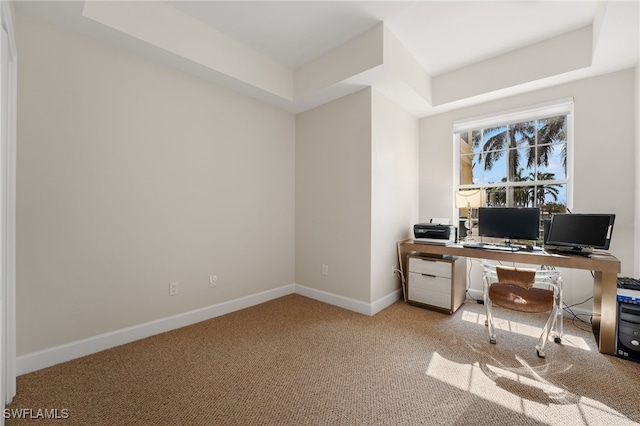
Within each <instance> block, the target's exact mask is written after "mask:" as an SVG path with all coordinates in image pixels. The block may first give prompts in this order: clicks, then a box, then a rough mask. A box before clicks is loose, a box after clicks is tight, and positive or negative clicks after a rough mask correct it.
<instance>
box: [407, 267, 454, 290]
mask: <svg viewBox="0 0 640 426" xmlns="http://www.w3.org/2000/svg"><path fill="white" fill-rule="evenodd" d="M411 289H420V290H426V291H433V292H437V293H444V294H447V295H451V279H450V278H442V277H434V276H432V275H423V274H417V273H415V272H411V273H409V290H411Z"/></svg>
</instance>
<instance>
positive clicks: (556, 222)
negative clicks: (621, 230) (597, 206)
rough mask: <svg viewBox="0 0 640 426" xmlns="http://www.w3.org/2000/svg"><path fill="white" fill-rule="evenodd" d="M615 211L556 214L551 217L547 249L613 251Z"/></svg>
mask: <svg viewBox="0 0 640 426" xmlns="http://www.w3.org/2000/svg"><path fill="white" fill-rule="evenodd" d="M615 218H616V215H615V214H594V213H589V214H578V213H556V214H554V215H553V216H552V217H551V224H550V225H549V233H548V235H545V238H544V241H545V248H546V249H547V250H548V251H555V252H557V253H565V254H578V255H582V256H590V255H591V253H593V251H594V250H609V245H610V243H611V236H612V234H613V224H614V222H615Z"/></svg>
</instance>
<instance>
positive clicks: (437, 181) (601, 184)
mask: <svg viewBox="0 0 640 426" xmlns="http://www.w3.org/2000/svg"><path fill="white" fill-rule="evenodd" d="M635 83H636V77H635V71H634V70H633V69H629V70H625V71H621V72H616V73H612V74H607V75H604V76H600V77H595V78H591V79H586V80H582V81H578V82H574V83H568V84H564V85H560V86H556V87H553V88H549V89H544V90H539V91H535V92H532V93H528V94H523V95H518V96H513V97H510V98H506V99H503V100H499V101H494V102H489V103H485V104H482V105H477V106H474V107H469V108H463V109H459V110H455V111H452V112H447V113H443V114H440V115H437V116H433V117H427V118H424V119H422V120H421V123H420V220H421V221H423V220H428V218H430V217H434V216H438V217H439V216H444V217H450V216H451V212H452V208H453V198H452V197H453V188H454V187H453V184H454V179H455V177H454V176H453V161H454V156H455V153H454V151H453V140H452V128H453V122H454V121H456V120H461V119H465V118H471V117H476V116H482V115H484V114H490V113H498V112H502V111H507V110H510V109H516V108H522V107H526V106H528V105H535V104H541V103H544V102H549V101H553V100H556V99H563V98H568V97H573V98H574V112H575V114H574V198H573V200H574V204H573V211H574V212H581V213H615V214H616V223H615V227H614V232H613V240H612V243H611V250H610V251H611V253H613V254H614V255H615V256H616V257H618V258H619V259H620V261H621V263H622V273H621V274H622V275H626V276H632V275H633V274H634V270H635V271H637V270H638V262H640V260H639V256H638V253H637V252H636V251H635V245H634V239H635V235H636V234H637V232H638V231H637V229H636V228H635V208H636V205H637V202H636V196H637V191H636V189H635V182H636V176H635V170H636V146H637V144H636V140H635V120H636V118H637V114H636V113H635V108H636V103H635V100H634V99H635V98H634V96H635V95H634V93H635ZM591 282H592V278H591V275H590V274H589V272H588V271H567V272H566V274H565V284H566V285H565V296H566V297H565V301H566V302H567V303H568V304H571V303H575V302H579V301H582V300H584V299H586V298H587V297H589V296H590V295H591V293H592V286H591V284H590V283H591ZM473 285H474V287H477V288H478V289H480V285H479V282H476V283H473Z"/></svg>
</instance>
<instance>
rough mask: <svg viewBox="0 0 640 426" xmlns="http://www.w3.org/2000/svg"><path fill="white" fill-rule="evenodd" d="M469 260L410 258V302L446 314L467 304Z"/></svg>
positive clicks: (408, 300) (408, 288)
mask: <svg viewBox="0 0 640 426" xmlns="http://www.w3.org/2000/svg"><path fill="white" fill-rule="evenodd" d="M465 260H466V259H465V258H456V257H451V258H430V257H420V256H410V257H409V277H408V278H409V280H408V285H407V290H408V291H407V293H408V294H407V302H409V303H411V304H413V305H417V306H422V307H425V308H431V309H435V310H438V311H443V312H446V313H450V314H451V313H453V312H455V311H456V310H457V309H458V308H459V307H460V305H461V304H462V303H463V302H464V299H465V291H466V282H465V281H466V280H465V276H466V274H465V269H466V262H465Z"/></svg>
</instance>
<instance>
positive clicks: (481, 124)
mask: <svg viewBox="0 0 640 426" xmlns="http://www.w3.org/2000/svg"><path fill="white" fill-rule="evenodd" d="M558 115H566V116H567V121H566V125H567V175H566V178H565V179H558V180H557V182H562V183H566V185H567V208H568V209H569V210H571V209H573V98H566V99H560V100H555V101H551V102H547V103H543V104H538V105H533V106H530V107H523V108H519V109H514V110H509V111H503V112H499V113H494V114H488V115H483V116H478V117H472V118H468V119H463V120H458V121H455V122H454V123H453V142H454V143H453V152H454V155H453V158H454V164H453V173H454V176H453V182H454V183H455V184H454V188H455V191H458V190H461V189H469V188H478V187H483V186H485V185H484V184H480V185H478V184H460V137H459V134H460V133H462V132H468V131H472V130H479V129H487V128H492V127H498V126H502V125H508V124H513V123H521V122H526V121H531V120H536V119H541V118H546V117H553V116H558ZM554 182H555V181H554ZM500 186H523V185H522V182H504V183H501V184H500ZM454 199H455V197H454ZM452 210H453V214H452V217H454V218H457V217H458V216H459V214H458V209H457V208H456V207H455V205H454V206H452Z"/></svg>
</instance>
